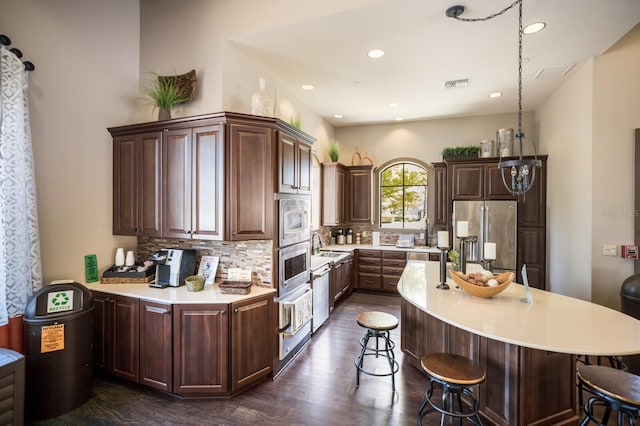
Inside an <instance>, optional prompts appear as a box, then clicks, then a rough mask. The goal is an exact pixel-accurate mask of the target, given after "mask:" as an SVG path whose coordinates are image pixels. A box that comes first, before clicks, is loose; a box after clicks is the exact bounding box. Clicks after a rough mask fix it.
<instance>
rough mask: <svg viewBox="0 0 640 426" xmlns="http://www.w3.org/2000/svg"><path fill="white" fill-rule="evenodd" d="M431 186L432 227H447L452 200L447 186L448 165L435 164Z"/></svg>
mask: <svg viewBox="0 0 640 426" xmlns="http://www.w3.org/2000/svg"><path fill="white" fill-rule="evenodd" d="M432 166H433V170H432V171H431V173H432V175H431V179H430V181H429V182H431V184H430V188H429V189H430V191H429V196H430V200H429V201H430V202H431V203H432V205H433V209H432V210H433V211H430V212H429V214H430V217H431V225H445V226H446V225H447V224H448V223H449V216H450V214H449V210H450V206H449V204H450V202H449V201H450V199H449V197H448V195H449V187H448V186H447V165H446V163H433V164H432Z"/></svg>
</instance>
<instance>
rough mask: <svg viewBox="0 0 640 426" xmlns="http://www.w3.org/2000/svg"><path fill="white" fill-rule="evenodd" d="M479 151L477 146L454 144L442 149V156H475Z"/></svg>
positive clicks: (444, 157) (445, 157)
mask: <svg viewBox="0 0 640 426" xmlns="http://www.w3.org/2000/svg"><path fill="white" fill-rule="evenodd" d="M479 153H480V147H479V146H454V147H446V148H443V149H442V158H443V159H445V160H446V159H447V158H464V157H477V156H478V154H479Z"/></svg>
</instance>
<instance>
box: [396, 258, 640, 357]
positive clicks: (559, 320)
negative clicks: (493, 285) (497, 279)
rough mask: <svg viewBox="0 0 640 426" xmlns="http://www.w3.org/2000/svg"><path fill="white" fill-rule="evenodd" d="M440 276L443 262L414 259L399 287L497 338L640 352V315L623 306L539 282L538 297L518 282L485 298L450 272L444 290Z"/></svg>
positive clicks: (579, 349)
mask: <svg viewBox="0 0 640 426" xmlns="http://www.w3.org/2000/svg"><path fill="white" fill-rule="evenodd" d="M439 277H440V272H439V263H438V262H421V261H409V262H408V263H407V266H406V268H405V270H404V272H403V274H402V277H401V278H400V281H399V282H398V291H399V292H400V295H401V296H402V297H403V298H404V299H405V300H407V301H408V302H409V303H411V304H412V305H414V306H416V307H417V308H419V309H420V310H422V311H424V312H426V313H428V314H429V315H432V316H434V317H436V318H438V319H440V320H442V321H444V322H446V323H448V324H451V325H453V326H455V327H458V328H461V329H463V330H466V331H469V332H471V333H474V334H477V335H480V336H484V337H487V338H490V339H494V340H497V341H501V342H505V343H510V344H514V345H519V346H524V347H528V348H533V349H540V350H546V351H552V352H560V353H568V354H583V355H630V354H636V353H640V321H639V320H637V319H635V318H633V317H631V316H629V315H626V314H623V313H622V312H619V311H616V310H613V309H610V308H607V307H605V306H601V305H597V304H595V303H590V302H586V301H584V300H580V299H575V298H572V297H567V296H563V295H559V294H555V293H551V292H548V291H543V290H538V289H535V288H532V289H531V293H532V296H533V303H532V304H527V303H523V302H521V301H520V299H521V298H523V297H524V296H525V291H524V287H523V286H522V285H520V284H516V283H513V284H511V285H510V286H509V287H508V288H507V289H506V290H504V291H503V292H502V293H500V294H498V295H497V296H495V297H493V298H490V299H481V298H476V297H473V296H471V295H470V294H468V293H466V292H465V291H464V290H462V289H456V285H455V283H454V282H453V280H451V279H450V278H448V279H447V283H448V284H449V286H450V287H451V289H450V290H438V289H437V288H436V285H437V284H438V282H439V280H440V278H439Z"/></svg>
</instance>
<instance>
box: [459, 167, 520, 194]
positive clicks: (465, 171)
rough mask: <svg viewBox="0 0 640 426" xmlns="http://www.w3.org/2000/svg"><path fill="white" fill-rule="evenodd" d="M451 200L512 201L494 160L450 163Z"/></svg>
mask: <svg viewBox="0 0 640 426" xmlns="http://www.w3.org/2000/svg"><path fill="white" fill-rule="evenodd" d="M450 167H451V188H452V191H453V192H452V199H453V200H513V199H515V197H514V196H513V195H512V194H511V193H510V192H509V191H508V190H507V188H506V187H505V186H504V183H503V182H502V174H501V172H502V171H501V170H500V169H499V168H498V163H497V162H496V161H495V160H491V162H489V161H481V160H475V161H473V162H461V163H451V164H450Z"/></svg>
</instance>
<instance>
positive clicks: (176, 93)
mask: <svg viewBox="0 0 640 426" xmlns="http://www.w3.org/2000/svg"><path fill="white" fill-rule="evenodd" d="M149 74H150V75H151V76H153V78H154V82H153V84H152V85H151V86H147V87H145V88H144V89H142V92H143V93H144V94H145V95H146V96H148V97H149V98H150V100H151V102H152V103H153V106H154V108H158V120H169V119H170V118H171V108H173V107H174V106H176V105H180V104H183V103H185V102H188V101H190V100H191V99H193V94H194V92H195V82H196V80H195V70H193V71H190V72H188V73H187V74H182V75H172V76H161V75H158V73H155V72H150V73H149Z"/></svg>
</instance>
